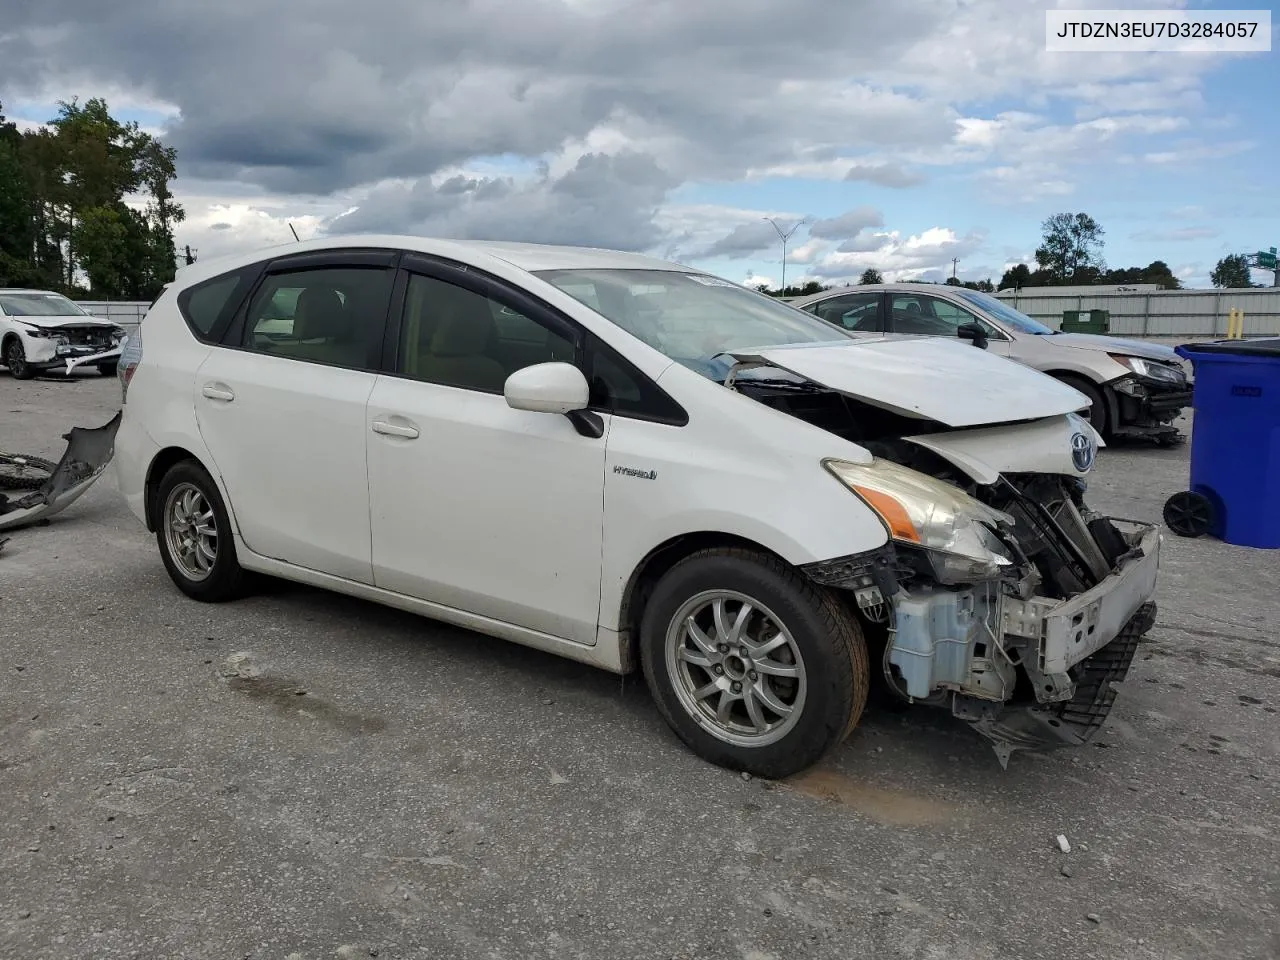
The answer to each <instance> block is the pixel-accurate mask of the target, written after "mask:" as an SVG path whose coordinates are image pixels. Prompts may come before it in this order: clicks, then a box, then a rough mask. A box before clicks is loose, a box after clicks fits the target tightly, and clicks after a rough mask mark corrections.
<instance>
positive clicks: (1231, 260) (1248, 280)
mask: <svg viewBox="0 0 1280 960" xmlns="http://www.w3.org/2000/svg"><path fill="white" fill-rule="evenodd" d="M1209 279H1210V281H1212V283H1213V285H1214V286H1215V287H1218V288H1219V289H1227V288H1232V287H1252V286H1253V277H1252V275H1251V274H1250V273H1249V258H1248V257H1247V256H1246V255H1245V254H1243V253H1232V254H1228V255H1227V256H1225V257H1223V258H1222V259H1221V260H1219V261H1218V265H1217V266H1215V267H1214V268H1213V272H1212V273H1210V274H1209Z"/></svg>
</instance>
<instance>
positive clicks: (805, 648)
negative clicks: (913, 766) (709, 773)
mask: <svg viewBox="0 0 1280 960" xmlns="http://www.w3.org/2000/svg"><path fill="white" fill-rule="evenodd" d="M717 600H719V601H720V602H721V604H722V607H721V609H722V611H723V614H724V615H723V617H722V622H723V623H724V624H726V625H727V626H730V627H731V626H732V624H733V623H734V619H735V618H736V616H737V615H738V613H739V612H740V611H741V603H742V601H743V600H746V601H749V602H750V603H751V604H752V606H753V608H754V610H755V612H754V613H753V614H752V615H751V616H750V617H749V618H748V621H747V624H746V628H745V632H746V633H747V634H748V635H749V636H750V637H751V640H752V643H751V647H755V648H757V649H755V650H752V649H751V647H746V648H744V649H742V650H739V651H735V650H734V648H732V647H730V648H729V653H728V654H725V653H723V652H722V651H721V649H720V648H719V647H718V646H716V645H714V643H713V645H712V646H711V647H710V648H708V647H707V646H706V644H705V641H706V640H707V639H709V638H711V639H714V637H713V634H714V632H715V629H716V628H715V625H714V623H715V621H714V615H715V610H714V607H715V603H716V601H717ZM690 615H691V616H693V618H694V622H695V624H696V625H698V626H699V627H703V626H704V625H705V628H706V629H705V630H704V631H703V632H702V634H701V635H700V636H699V637H698V638H696V639H695V637H694V636H693V635H692V634H691V633H690V632H689V631H688V630H687V629H685V628H684V624H685V623H686V622H687V617H688V616H690ZM769 621H772V623H769ZM766 627H767V629H766ZM779 628H780V629H779ZM731 632H732V631H731V630H727V631H724V633H730V634H731ZM778 637H784V638H785V639H784V640H783V641H782V643H781V644H777V643H776V642H775V643H774V644H773V647H774V648H773V649H772V650H771V649H769V647H768V646H766V644H767V643H768V641H770V640H773V641H777V638H778ZM726 639H728V637H726ZM762 641H763V642H762ZM762 646H763V647H765V649H764V650H763V651H762V650H759V649H758V648H759V647H762ZM708 649H710V650H711V651H713V652H712V653H711V654H710V655H708V653H707V651H708ZM681 651H684V653H683V654H682V653H681ZM742 652H746V653H747V654H749V656H747V657H745V658H744V657H742V656H741V655H740V654H741V653H742ZM735 654H739V655H735ZM640 655H641V661H642V664H643V668H644V675H645V681H646V683H647V684H648V686H649V691H650V693H651V694H652V695H653V698H654V700H655V701H656V702H657V704H658V709H659V711H660V712H661V713H662V716H663V718H664V719H665V720H666V721H667V723H668V725H669V726H670V727H671V729H672V730H673V731H675V733H676V735H677V736H678V737H679V738H680V739H681V740H682V741H683V742H684V743H685V745H686V746H688V747H689V748H690V749H691V750H692V751H693V752H694V753H696V754H697V755H698V756H700V757H702V758H703V759H704V760H707V761H708V762H710V763H714V764H716V765H717V766H721V767H726V768H728V769H731V770H740V771H745V772H747V773H751V774H754V775H756V776H760V777H765V778H769V779H783V778H786V777H789V776H792V775H794V774H796V773H799V772H801V771H802V770H805V769H807V768H808V767H810V766H812V765H813V764H815V763H817V762H818V761H819V760H821V759H822V758H823V757H824V756H825V755H826V754H827V753H828V752H829V751H830V750H831V749H833V748H834V747H836V746H837V745H839V744H840V743H841V742H842V741H843V740H844V739H845V738H846V737H848V736H849V734H850V733H851V732H852V731H853V728H854V727H855V726H856V725H857V722H858V719H859V718H860V717H861V716H862V711H863V708H864V707H865V706H866V702H867V690H868V687H869V686H870V669H869V667H868V661H867V648H866V641H865V639H864V637H863V635H862V631H861V629H860V628H859V626H858V622H857V620H856V619H855V617H854V616H853V614H852V613H850V612H849V611H848V610H847V609H846V608H845V607H844V606H843V605H841V604H840V603H838V602H837V601H836V599H835V598H834V597H833V596H832V595H831V594H830V593H828V592H826V591H824V590H822V589H820V588H819V587H817V586H815V585H814V584H813V583H811V582H810V581H809V580H807V579H806V578H804V577H803V576H801V575H800V574H799V573H797V572H796V571H795V570H793V569H791V568H790V567H789V566H787V565H786V564H784V563H783V562H781V561H780V560H777V559H775V558H773V557H770V556H767V555H765V554H761V553H756V552H754V551H750V550H744V549H737V548H734V549H711V550H703V551H700V552H698V553H695V554H693V555H692V556H690V557H688V558H686V559H685V560H682V561H681V562H680V563H678V564H676V565H675V566H674V567H673V568H672V569H671V570H670V571H668V572H667V573H666V575H665V576H663V577H662V579H661V580H660V581H659V582H658V584H657V586H656V587H655V589H654V592H653V594H652V596H651V597H650V599H649V602H648V604H647V606H646V608H645V611H644V615H643V617H642V619H641V625H640ZM691 658H692V659H691ZM698 661H701V662H698ZM797 661H798V663H797ZM756 667H761V668H766V667H767V669H761V670H758V671H757V670H755V669H754V668H756ZM717 668H718V669H719V671H720V673H718V674H717V673H714V671H715V670H716V669H717ZM779 668H782V669H783V670H785V669H787V668H790V669H792V670H793V671H794V672H795V673H796V674H797V675H796V676H793V677H786V676H781V675H779V673H778V670H779ZM738 678H741V679H740V680H739V679H738ZM712 683H714V684H716V690H720V689H721V687H723V688H725V689H724V694H727V695H728V696H729V697H731V698H732V699H731V701H729V716H728V720H729V722H728V723H727V724H722V723H721V722H720V721H719V720H717V719H716V717H715V716H713V715H712V711H711V707H710V706H709V705H708V704H709V703H710V702H711V700H712V697H714V698H715V705H716V706H720V705H721V702H722V699H723V697H722V695H717V694H715V693H712V694H711V695H710V696H704V697H703V698H702V699H701V700H699V699H698V698H697V697H695V695H694V691H695V690H700V689H707V688H708V687H709V686H710V685H711V684H712ZM735 686H736V687H737V688H738V691H737V692H738V696H734V693H735V691H734V690H733V688H734V687H735ZM760 689H763V690H764V691H765V692H766V693H767V694H768V695H769V697H770V698H771V699H772V702H773V704H776V705H779V706H782V707H787V706H793V707H795V708H796V709H795V710H794V711H793V712H792V713H791V714H789V715H787V716H784V715H783V714H782V713H780V712H778V711H776V710H774V709H773V708H772V707H771V706H770V703H769V699H760V698H758V697H752V698H751V699H754V701H755V703H754V708H755V709H754V713H751V712H749V710H748V707H749V703H748V699H747V698H745V697H744V696H743V695H742V694H743V693H744V692H745V693H754V692H755V691H756V690H760ZM700 705H701V706H700ZM761 723H763V732H757V731H758V730H760V729H761Z"/></svg>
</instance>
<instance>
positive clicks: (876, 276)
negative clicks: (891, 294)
mask: <svg viewBox="0 0 1280 960" xmlns="http://www.w3.org/2000/svg"><path fill="white" fill-rule="evenodd" d="M858 283H860V284H862V285H864V286H865V285H867V284H872V283H884V277H882V276H880V271H879V270H873V269H871V268H870V267H867V269H865V270H863V271H862V276H860V277H859V278H858Z"/></svg>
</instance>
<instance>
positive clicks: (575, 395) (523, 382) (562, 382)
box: [502, 363, 590, 415]
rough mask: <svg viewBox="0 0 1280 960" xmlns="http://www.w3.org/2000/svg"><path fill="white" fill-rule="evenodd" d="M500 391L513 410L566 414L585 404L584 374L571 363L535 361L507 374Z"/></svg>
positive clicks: (585, 382) (583, 407) (586, 389)
mask: <svg viewBox="0 0 1280 960" xmlns="http://www.w3.org/2000/svg"><path fill="white" fill-rule="evenodd" d="M502 395H503V396H504V397H506V399H507V406H509V407H511V408H512V409H513V410H531V411H533V412H534V413H558V414H561V415H568V414H570V413H572V412H573V411H575V410H583V409H585V408H586V406H587V402H588V401H587V398H588V397H589V396H590V390H589V388H588V386H587V378H586V377H584V376H583V375H582V371H581V370H579V369H578V368H577V367H575V366H574V365H573V364H571V363H535V364H534V365H533V366H531V367H525V368H523V369H521V370H517V371H516V372H515V373H513V374H512V375H511V376H509V377H507V382H506V383H505V384H504V385H503V388H502Z"/></svg>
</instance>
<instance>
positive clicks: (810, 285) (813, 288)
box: [760, 280, 831, 297]
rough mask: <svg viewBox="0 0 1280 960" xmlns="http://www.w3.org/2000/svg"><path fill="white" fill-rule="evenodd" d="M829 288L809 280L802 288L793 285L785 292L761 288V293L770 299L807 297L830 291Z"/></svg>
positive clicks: (784, 290)
mask: <svg viewBox="0 0 1280 960" xmlns="http://www.w3.org/2000/svg"><path fill="white" fill-rule="evenodd" d="M830 289H831V288H830V287H829V286H824V285H823V284H821V283H819V282H818V281H817V280H808V281H806V282H805V283H803V284H801V285H800V286H796V285H794V284H792V285H791V286H789V287H787V288H785V289H783V290H771V289H769V288H768V287H761V288H760V292H761V293H763V294H767V295H768V296H770V297H807V296H810V295H811V294H814V293H821V292H822V291H823V290H830Z"/></svg>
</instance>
